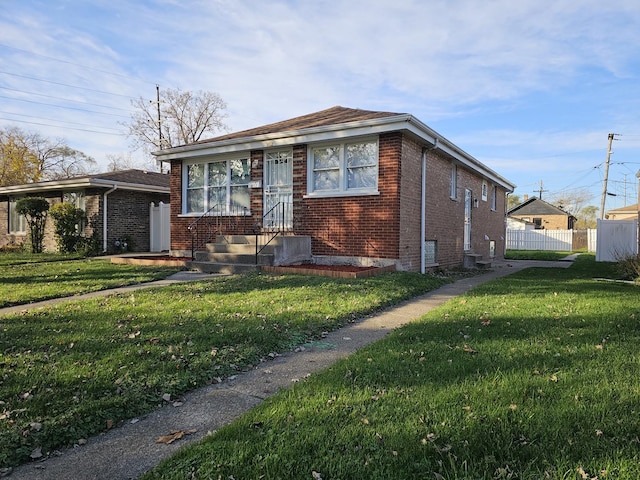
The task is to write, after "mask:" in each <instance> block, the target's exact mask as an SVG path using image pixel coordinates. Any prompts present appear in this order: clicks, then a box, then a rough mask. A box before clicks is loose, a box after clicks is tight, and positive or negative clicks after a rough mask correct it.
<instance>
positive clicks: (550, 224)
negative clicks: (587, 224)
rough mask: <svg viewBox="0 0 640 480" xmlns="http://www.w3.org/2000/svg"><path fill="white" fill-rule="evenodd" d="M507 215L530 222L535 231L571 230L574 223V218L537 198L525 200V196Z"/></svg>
mask: <svg viewBox="0 0 640 480" xmlns="http://www.w3.org/2000/svg"><path fill="white" fill-rule="evenodd" d="M507 215H508V216H509V217H512V218H518V219H520V220H524V221H526V222H532V223H533V224H534V225H535V229H536V230H541V229H546V230H573V226H574V224H575V221H576V217H574V216H573V215H571V214H570V213H567V212H565V211H564V210H562V209H561V208H558V207H556V206H554V205H551V204H550V203H548V202H545V201H544V200H542V199H540V198H537V197H531V198H527V196H526V195H525V201H524V202H522V203H521V204H520V205H517V206H515V207H513V208H512V209H511V210H509V212H507Z"/></svg>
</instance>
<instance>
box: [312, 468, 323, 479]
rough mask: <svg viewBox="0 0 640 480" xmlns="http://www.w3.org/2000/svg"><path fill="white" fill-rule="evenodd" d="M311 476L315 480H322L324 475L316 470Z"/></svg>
mask: <svg viewBox="0 0 640 480" xmlns="http://www.w3.org/2000/svg"><path fill="white" fill-rule="evenodd" d="M311 476H312V477H313V480H322V474H321V473H318V472H316V471H315V470H314V471H313V472H311Z"/></svg>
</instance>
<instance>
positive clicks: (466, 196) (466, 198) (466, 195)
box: [464, 188, 471, 252]
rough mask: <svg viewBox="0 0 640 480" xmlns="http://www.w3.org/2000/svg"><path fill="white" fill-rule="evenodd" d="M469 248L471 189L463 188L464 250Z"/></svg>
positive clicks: (466, 250)
mask: <svg viewBox="0 0 640 480" xmlns="http://www.w3.org/2000/svg"><path fill="white" fill-rule="evenodd" d="M469 250H471V190H469V189H468V188H465V190H464V251H465V252H468V251H469Z"/></svg>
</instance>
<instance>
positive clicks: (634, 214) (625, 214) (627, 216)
mask: <svg viewBox="0 0 640 480" xmlns="http://www.w3.org/2000/svg"><path fill="white" fill-rule="evenodd" d="M639 205H640V204H638V203H636V204H635V205H627V206H626V207H620V208H615V209H613V210H607V211H606V212H605V214H604V218H606V219H607V220H633V219H636V218H638V217H639V216H640V207H639Z"/></svg>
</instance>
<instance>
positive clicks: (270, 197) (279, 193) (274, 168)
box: [262, 150, 293, 230]
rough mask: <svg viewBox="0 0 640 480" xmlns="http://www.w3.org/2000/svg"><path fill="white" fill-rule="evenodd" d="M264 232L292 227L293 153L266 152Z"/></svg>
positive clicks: (282, 151)
mask: <svg viewBox="0 0 640 480" xmlns="http://www.w3.org/2000/svg"><path fill="white" fill-rule="evenodd" d="M263 191H264V218H263V221H262V228H263V229H265V230H290V229H291V228H292V227H293V152H292V151H291V150H279V151H276V152H267V153H266V155H265V161H264V190H263Z"/></svg>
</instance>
